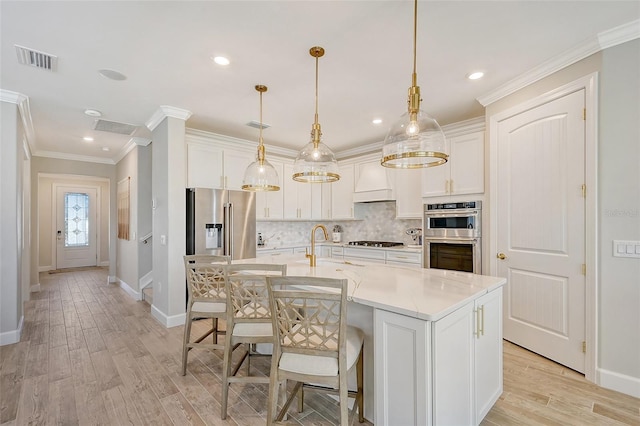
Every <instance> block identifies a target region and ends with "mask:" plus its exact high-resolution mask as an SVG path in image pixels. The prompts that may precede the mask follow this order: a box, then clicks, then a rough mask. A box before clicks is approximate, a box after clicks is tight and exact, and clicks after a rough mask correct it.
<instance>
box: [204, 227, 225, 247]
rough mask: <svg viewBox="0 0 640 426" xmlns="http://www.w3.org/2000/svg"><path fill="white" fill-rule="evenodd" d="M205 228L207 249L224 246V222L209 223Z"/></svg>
mask: <svg viewBox="0 0 640 426" xmlns="http://www.w3.org/2000/svg"><path fill="white" fill-rule="evenodd" d="M205 228H206V234H205V248H206V249H207V250H211V249H219V248H222V224H221V223H207V224H205Z"/></svg>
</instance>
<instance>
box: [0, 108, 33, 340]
mask: <svg viewBox="0 0 640 426" xmlns="http://www.w3.org/2000/svg"><path fill="white" fill-rule="evenodd" d="M0 108H1V109H0V117H1V121H0V125H1V129H0V136H1V139H0V343H2V344H8V343H15V342H16V341H17V339H18V338H19V337H20V336H19V331H20V327H21V320H22V316H23V311H22V301H23V297H22V294H23V292H22V288H21V285H22V281H23V269H22V250H23V245H24V244H28V241H25V240H24V238H23V234H22V206H23V197H24V194H23V187H22V180H23V174H22V168H23V165H24V164H23V162H24V150H23V140H24V133H23V127H22V121H21V120H20V115H19V112H18V107H17V105H16V104H13V103H9V102H0Z"/></svg>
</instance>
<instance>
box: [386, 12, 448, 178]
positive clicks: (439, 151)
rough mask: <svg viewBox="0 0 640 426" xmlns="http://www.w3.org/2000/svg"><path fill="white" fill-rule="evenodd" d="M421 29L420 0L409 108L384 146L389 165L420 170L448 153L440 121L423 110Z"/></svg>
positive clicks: (415, 17)
mask: <svg viewBox="0 0 640 426" xmlns="http://www.w3.org/2000/svg"><path fill="white" fill-rule="evenodd" d="M417 28H418V0H415V1H414V9H413V74H412V75H411V87H410V88H409V99H408V101H407V104H408V107H409V108H408V111H407V112H406V113H404V114H403V115H402V116H401V117H400V119H399V120H398V121H397V122H395V123H394V124H393V125H392V126H391V128H390V129H389V133H387V137H386V138H385V139H384V145H383V147H382V161H381V162H380V163H381V164H382V165H383V166H385V167H390V168H397V169H417V168H420V167H433V166H439V165H441V164H444V163H446V162H447V160H448V159H449V155H447V153H446V142H445V137H444V133H443V132H442V129H441V128H440V125H439V124H438V122H437V121H436V120H435V119H433V118H432V117H430V116H429V115H427V113H425V112H424V111H422V110H421V109H420V101H421V99H420V87H418V85H417V80H418V76H417V73H416V44H417V42H416V39H417Z"/></svg>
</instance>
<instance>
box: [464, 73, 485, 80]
mask: <svg viewBox="0 0 640 426" xmlns="http://www.w3.org/2000/svg"><path fill="white" fill-rule="evenodd" d="M482 76H484V73H483V72H482V71H475V72H472V73H471V74H468V75H467V78H468V79H469V80H477V79H479V78H482Z"/></svg>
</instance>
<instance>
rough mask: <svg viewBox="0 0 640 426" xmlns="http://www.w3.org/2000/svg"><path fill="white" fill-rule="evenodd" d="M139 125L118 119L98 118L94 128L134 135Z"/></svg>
mask: <svg viewBox="0 0 640 426" xmlns="http://www.w3.org/2000/svg"><path fill="white" fill-rule="evenodd" d="M137 128H138V126H134V125H133V124H127V123H118V122H117V121H107V120H96V122H95V125H94V126H93V129H94V130H100V131H102V132H111V133H119V134H121V135H129V136H131V135H133V133H134V132H135V131H136V129H137Z"/></svg>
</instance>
